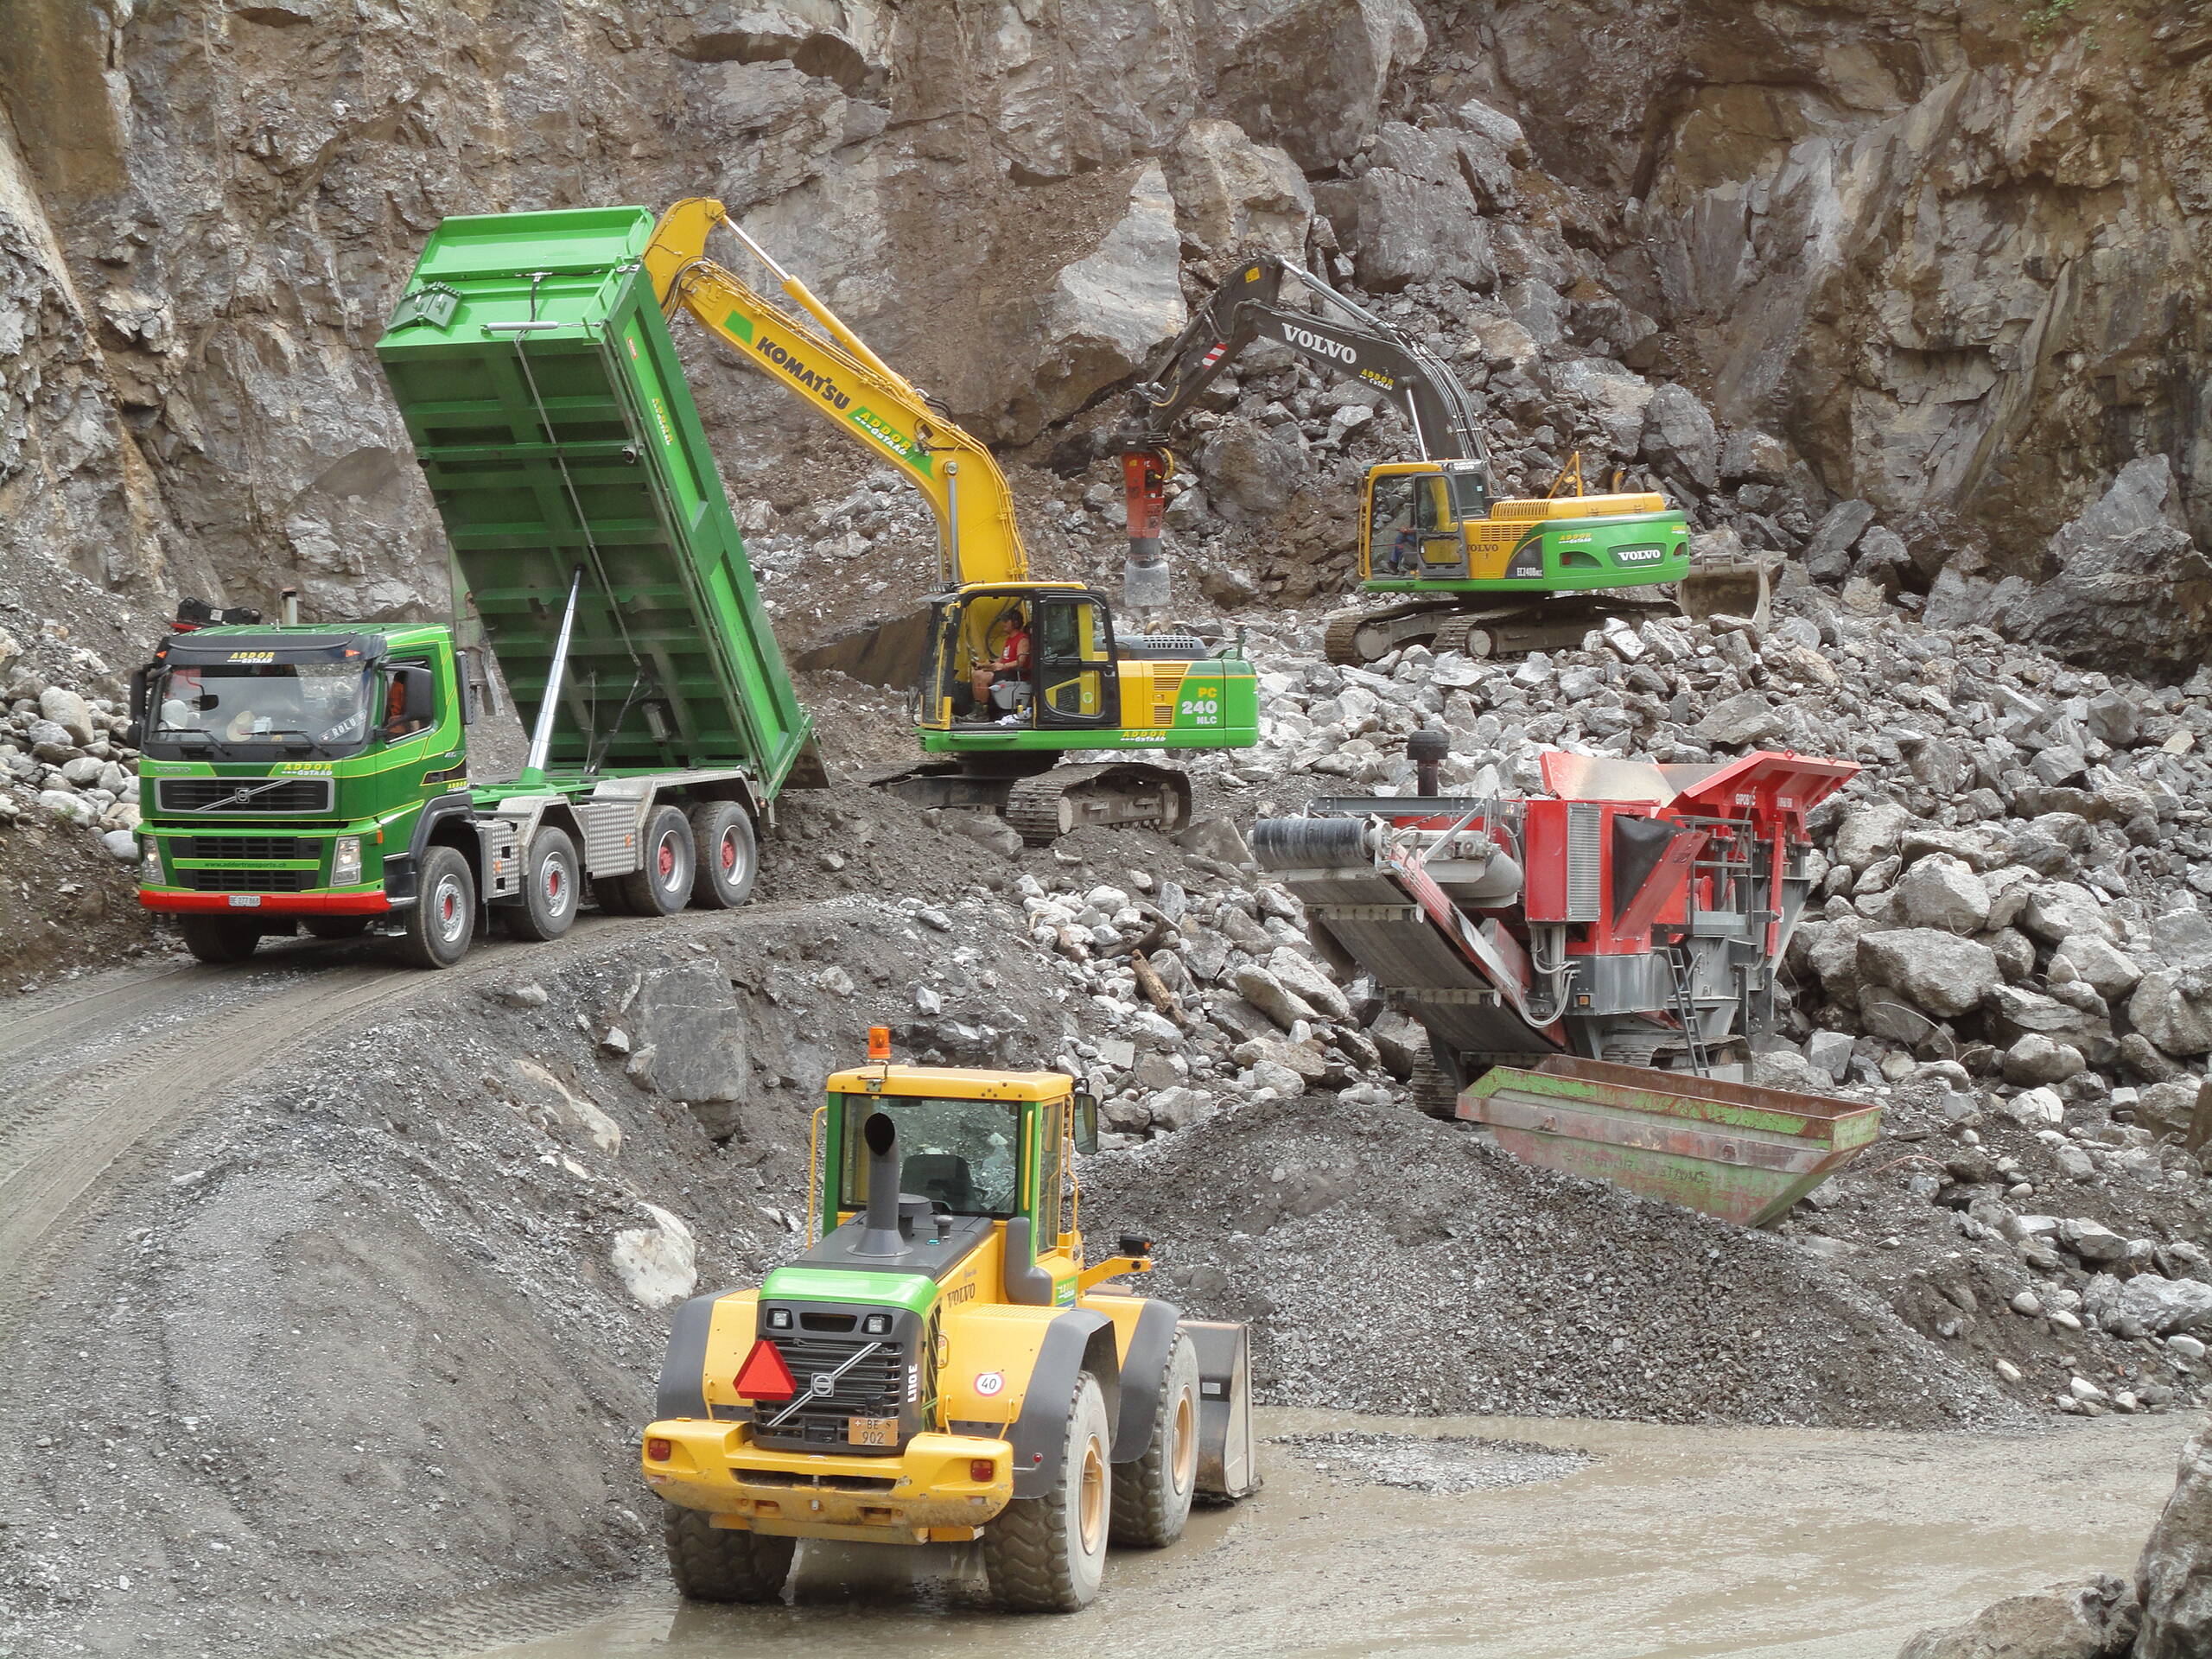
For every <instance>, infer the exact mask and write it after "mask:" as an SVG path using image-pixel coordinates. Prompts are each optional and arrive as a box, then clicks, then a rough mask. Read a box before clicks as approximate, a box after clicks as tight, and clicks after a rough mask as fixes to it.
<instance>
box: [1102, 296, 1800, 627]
mask: <svg viewBox="0 0 2212 1659" xmlns="http://www.w3.org/2000/svg"><path fill="white" fill-rule="evenodd" d="M1286 279H1288V280H1289V281H1290V282H1292V283H1295V284H1296V285H1297V286H1299V287H1300V288H1302V289H1305V290H1306V291H1307V292H1309V293H1311V294H1312V295H1313V296H1314V298H1315V299H1317V300H1318V301H1319V306H1318V307H1317V308H1315V309H1313V310H1302V309H1299V308H1295V307H1294V306H1293V305H1291V304H1289V303H1287V302H1286V296H1285V291H1284V284H1285V281H1286ZM1255 340H1274V341H1276V342H1278V343H1280V344H1281V345H1283V346H1288V347H1289V348H1290V349H1291V351H1292V352H1294V353H1296V354H1297V355H1298V356H1299V357H1300V358H1301V359H1304V360H1305V361H1306V362H1308V363H1311V364H1312V365H1314V367H1316V368H1317V369H1319V370H1320V371H1321V372H1324V373H1325V374H1330V375H1341V376H1344V377H1346V378H1351V379H1354V380H1357V381H1359V382H1360V383H1361V384H1362V385H1369V386H1372V387H1374V388H1375V390H1376V391H1378V392H1380V393H1381V394H1382V395H1383V399H1384V401H1385V403H1386V404H1388V405H1389V407H1392V408H1395V409H1396V410H1400V411H1401V412H1402V413H1403V414H1404V415H1405V416H1406V417H1407V420H1408V423H1410V425H1411V426H1412V429H1413V435H1414V446H1415V448H1418V449H1419V451H1420V453H1421V458H1420V459H1419V460H1418V461H1391V462H1388V463H1385V464H1383V465H1381V466H1377V467H1370V469H1369V471H1368V474H1367V481H1366V485H1365V488H1364V491H1363V512H1362V515H1361V523H1362V524H1363V525H1364V527H1365V530H1364V533H1363V536H1362V537H1361V540H1360V545H1359V576H1360V590H1361V591H1362V592H1363V593H1366V594H1376V595H1379V596H1387V597H1388V598H1389V600H1390V601H1392V602H1390V603H1389V604H1387V605H1384V606H1382V607H1377V608H1374V609H1360V610H1354V611H1344V612H1340V613H1338V614H1337V615H1335V616H1332V617H1331V618H1330V619H1329V620H1328V622H1327V625H1326V627H1325V632H1324V636H1323V639H1324V646H1325V650H1326V652H1327V653H1328V656H1329V658H1330V660H1331V661H1332V662H1334V663H1338V664H1344V665H1348V666H1357V665H1358V664H1363V663H1371V662H1373V661H1375V660H1376V658H1379V657H1382V656H1383V655H1385V654H1386V653H1388V652H1391V651H1393V650H1395V649H1396V648H1397V647H1399V646H1401V645H1407V644H1408V643H1412V642H1414V641H1420V642H1422V643H1425V644H1427V645H1431V646H1432V647H1433V649H1435V650H1437V651H1459V652H1465V653H1466V654H1468V655H1469V656H1474V657H1486V656H1493V655H1506V654H1510V653H1514V652H1528V651H1548V650H1557V649H1560V648H1563V647H1570V646H1573V645H1579V644H1580V642H1581V640H1582V638H1583V636H1584V635H1585V634H1586V633H1587V632H1589V631H1590V630H1591V629H1592V628H1593V627H1595V626H1599V624H1601V623H1602V622H1603V621H1604V620H1605V619H1606V617H1608V616H1609V615H1618V614H1620V613H1622V611H1623V610H1624V608H1626V605H1627V602H1628V601H1630V599H1631V596H1632V595H1633V596H1638V597H1642V598H1643V601H1644V602H1643V605H1642V606H1641V607H1638V608H1649V607H1650V606H1651V605H1652V604H1653V603H1655V602H1656V603H1660V604H1663V603H1664V601H1663V597H1662V595H1660V594H1656V592H1652V591H1651V590H1653V589H1656V588H1658V587H1659V585H1660V584H1662V583H1666V582H1680V583H1682V584H1683V602H1684V607H1685V608H1687V609H1689V610H1690V611H1691V613H1693V614H1709V613H1711V611H1712V610H1713V609H1714V608H1721V607H1733V606H1734V605H1735V604H1738V603H1745V604H1751V603H1756V602H1757V597H1758V596H1757V595H1754V596H1753V597H1752V599H1751V600H1749V601H1739V600H1738V599H1737V598H1736V594H1737V593H1738V590H1739V589H1740V588H1741V585H1742V580H1743V577H1742V573H1741V572H1738V571H1736V570H1734V569H1731V570H1729V571H1728V572H1726V573H1721V572H1718V571H1716V572H1713V575H1714V576H1715V577H1716V578H1718V579H1719V581H1725V582H1726V583H1727V584H1728V585H1727V587H1726V589H1725V590H1724V589H1722V588H1719V587H1718V586H1717V585H1715V584H1714V583H1711V582H1706V575H1707V573H1706V572H1705V570H1704V569H1703V567H1702V566H1700V569H1699V570H1698V571H1697V572H1693V571H1692V569H1691V566H1690V557H1689V525H1688V521H1687V520H1686V519H1685V518H1683V516H1682V513H1681V511H1680V510H1679V509H1678V508H1675V507H1673V506H1670V505H1669V504H1668V501H1667V499H1666V497H1665V496H1663V495H1661V494H1659V493H1656V492H1654V491H1617V492H1614V493H1606V494H1586V493H1583V488H1582V476H1581V469H1580V467H1579V466H1575V467H1570V468H1568V469H1567V470H1566V471H1565V472H1563V474H1562V475H1561V479H1560V481H1559V482H1556V483H1554V486H1553V492H1552V493H1551V494H1549V495H1546V496H1542V497H1536V498H1525V499H1505V500H1498V499H1493V497H1492V494H1491V467H1490V458H1489V454H1488V452H1487V450H1486V448H1485V447H1484V443H1483V437H1482V430H1481V427H1480V424H1479V423H1478V419H1477V416H1476V410H1475V404H1474V401H1473V399H1472V398H1471V397H1469V395H1468V393H1467V391H1466V388H1465V387H1464V386H1462V385H1460V384H1459V377H1458V376H1456V375H1454V374H1453V373H1452V370H1451V367H1450V365H1448V364H1446V362H1445V361H1444V359H1442V358H1440V357H1439V356H1437V355H1436V353H1433V352H1432V351H1430V350H1428V349H1427V347H1426V346H1422V345H1421V344H1420V343H1419V342H1418V341H1416V340H1413V339H1411V338H1409V337H1408V336H1407V335H1406V334H1403V333H1402V332H1401V331H1400V330H1398V329H1396V328H1394V327H1391V326H1390V325H1389V323H1387V322H1385V321H1383V319H1382V318H1380V317H1378V316H1376V315H1375V314H1374V313H1372V312H1370V311H1369V310H1367V309H1366V308H1364V307H1363V306H1361V305H1359V304H1357V303H1356V302H1354V301H1352V300H1351V299H1349V298H1347V297H1346V296H1344V295H1342V294H1340V293H1338V291H1337V290H1336V289H1333V288H1331V287H1330V286H1329V285H1328V284H1327V283H1324V282H1322V281H1321V280H1320V279H1319V277H1315V276H1313V274H1312V273H1311V272H1310V271H1307V270H1304V269H1303V268H1302V267H1300V266H1299V265H1296V264H1292V263H1291V262H1290V261H1288V260H1287V259H1284V258H1283V257H1281V255H1279V254H1272V253H1268V254H1261V255H1258V256H1257V257H1254V258H1250V259H1248V260H1246V261H1245V262H1244V263H1243V264H1242V265H1240V266H1238V267H1237V268H1236V270H1233V271H1231V272H1230V276H1229V279H1228V280H1227V281H1226V282H1224V283H1222V285H1221V286H1220V288H1218V289H1216V290H1215V292H1214V294H1213V296H1212V297H1211V299H1209V300H1208V301H1207V302H1206V303H1205V305H1204V306H1202V307H1200V308H1198V312H1197V314H1196V315H1194V316H1192V319H1191V322H1190V326H1189V327H1186V328H1185V329H1184V331H1183V332H1182V334H1180V335H1179V336H1178V337H1177V338H1176V340H1174V341H1173V343H1172V344H1171V345H1169V346H1166V348H1165V349H1164V350H1163V351H1162V352H1161V353H1160V357H1159V358H1158V359H1157V360H1156V361H1155V363H1154V366H1153V369H1152V372H1150V373H1149V374H1148V375H1147V378H1146V380H1145V381H1144V383H1143V384H1141V385H1139V386H1138V387H1137V389H1136V391H1135V393H1134V394H1133V395H1132V397H1131V400H1130V404H1129V410H1128V416H1127V418H1126V419H1125V421H1124V423H1122V427H1121V428H1120V429H1118V430H1117V431H1116V434H1115V447H1116V449H1118V450H1119V452H1120V454H1121V456H1122V474H1123V481H1124V484H1125V486H1126V487H1127V493H1128V525H1129V560H1128V566H1127V567H1126V569H1125V571H1124V583H1125V588H1124V595H1125V597H1126V598H1127V599H1128V602H1129V603H1131V604H1133V605H1138V604H1156V603H1159V602H1160V601H1161V599H1163V598H1164V594H1162V592H1161V589H1162V588H1164V587H1165V584H1166V562H1165V560H1164V558H1163V557H1162V555H1161V549H1160V529H1161V515H1162V508H1163V505H1164V502H1165V498H1166V487H1165V486H1166V481H1167V480H1168V478H1169V477H1170V476H1171V475H1172V474H1173V465H1174V463H1173V457H1172V455H1171V454H1170V452H1169V449H1168V439H1169V435H1170V434H1171V433H1172V432H1173V429H1174V428H1175V425H1176V423H1178V422H1179V421H1180V420H1181V419H1182V417H1183V416H1185V415H1186V414H1188V413H1189V412H1190V410H1191V409H1192V406H1193V405H1195V404H1197V403H1198V399H1199V397H1201V396H1202V395H1203V394H1204V393H1205V390H1206V388H1207V387H1208V386H1209V385H1211V384H1212V383H1213V381H1214V379H1215V378H1216V377H1217V376H1218V375H1219V374H1220V373H1221V372H1222V371H1223V370H1224V369H1225V368H1227V367H1228V366H1229V365H1230V363H1231V362H1233V361H1234V360H1235V359H1236V356H1237V354H1238V353H1241V352H1242V351H1243V350H1244V349H1245V348H1246V347H1247V346H1250V345H1251V344H1252V343H1253V342H1254V341H1255ZM1570 477H1571V478H1572V480H1573V493H1572V494H1567V493H1562V492H1563V488H1564V486H1565V483H1566V481H1567V479H1568V478H1570ZM1701 582H1705V583H1706V586H1707V588H1710V589H1711V591H1710V592H1709V593H1700V592H1697V591H1695V590H1696V589H1697V588H1698V587H1699V585H1700V583H1701ZM1724 595H1725V596H1724ZM1701 599H1712V600H1718V601H1720V603H1719V604H1714V603H1707V604H1704V605H1700V603H1699V602H1698V601H1700V600H1701Z"/></svg>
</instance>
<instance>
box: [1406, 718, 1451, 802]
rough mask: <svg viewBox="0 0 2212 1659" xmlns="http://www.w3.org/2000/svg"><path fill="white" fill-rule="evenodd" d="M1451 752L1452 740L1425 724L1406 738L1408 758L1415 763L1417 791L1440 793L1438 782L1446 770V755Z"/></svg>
mask: <svg viewBox="0 0 2212 1659" xmlns="http://www.w3.org/2000/svg"><path fill="white" fill-rule="evenodd" d="M1451 752H1452V740H1451V739H1450V738H1448V737H1446V736H1445V735H1444V734H1443V733H1441V732H1440V731H1438V730H1436V729H1435V728H1433V727H1428V726H1424V727H1423V728H1421V730H1419V731H1417V732H1415V733H1414V734H1413V735H1412V736H1410V737H1408V738H1407V739H1406V759H1407V760H1410V761H1412V762H1413V763H1414V792H1415V793H1417V794H1421V795H1434V794H1436V793H1438V788H1437V785H1438V782H1439V780H1440V779H1441V777H1442V775H1443V771H1444V757H1445V756H1446V755H1447V754H1449V753H1451Z"/></svg>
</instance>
